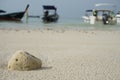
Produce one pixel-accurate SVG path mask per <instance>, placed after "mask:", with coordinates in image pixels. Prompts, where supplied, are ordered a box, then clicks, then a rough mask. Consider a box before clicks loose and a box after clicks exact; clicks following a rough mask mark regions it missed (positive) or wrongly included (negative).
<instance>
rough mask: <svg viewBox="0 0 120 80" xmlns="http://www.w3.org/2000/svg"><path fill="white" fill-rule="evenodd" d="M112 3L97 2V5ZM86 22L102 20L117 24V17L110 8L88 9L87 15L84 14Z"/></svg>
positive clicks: (92, 22) (104, 22)
mask: <svg viewBox="0 0 120 80" xmlns="http://www.w3.org/2000/svg"><path fill="white" fill-rule="evenodd" d="M102 5H112V4H105V3H104V4H96V5H95V6H102ZM82 18H83V21H84V22H85V23H90V24H95V23H97V22H102V23H103V24H116V23H117V19H116V17H115V14H114V11H113V10H109V9H91V10H86V14H85V16H82Z"/></svg>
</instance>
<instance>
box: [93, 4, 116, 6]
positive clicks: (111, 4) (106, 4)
mask: <svg viewBox="0 0 120 80" xmlns="http://www.w3.org/2000/svg"><path fill="white" fill-rule="evenodd" d="M95 6H115V4H112V3H98V4H95Z"/></svg>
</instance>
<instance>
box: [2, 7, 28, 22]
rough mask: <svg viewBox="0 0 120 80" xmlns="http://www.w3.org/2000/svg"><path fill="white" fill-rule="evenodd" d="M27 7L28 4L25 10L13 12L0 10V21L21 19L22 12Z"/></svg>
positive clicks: (23, 12)
mask: <svg viewBox="0 0 120 80" xmlns="http://www.w3.org/2000/svg"><path fill="white" fill-rule="evenodd" d="M28 7H29V5H27V7H26V9H25V11H21V12H14V13H6V11H3V10H0V21H21V19H22V18H23V16H24V14H25V13H26V11H27V10H28ZM1 13H2V14H1Z"/></svg>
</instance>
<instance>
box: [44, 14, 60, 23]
mask: <svg viewBox="0 0 120 80" xmlns="http://www.w3.org/2000/svg"><path fill="white" fill-rule="evenodd" d="M58 18H59V16H58V15H57V14H56V15H51V16H48V17H45V16H44V17H43V18H42V20H43V22H46V23H47V22H57V21H58Z"/></svg>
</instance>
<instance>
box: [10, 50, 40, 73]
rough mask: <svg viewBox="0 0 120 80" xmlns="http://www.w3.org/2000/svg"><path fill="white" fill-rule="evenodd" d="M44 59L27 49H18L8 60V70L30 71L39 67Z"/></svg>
mask: <svg viewBox="0 0 120 80" xmlns="http://www.w3.org/2000/svg"><path fill="white" fill-rule="evenodd" d="M41 66H42V61H41V60H40V59H38V58H36V57H35V56H33V55H31V54H29V53H28V52H26V51H23V50H20V51H17V52H16V53H15V54H14V55H13V56H12V57H11V59H10V60H9V62H8V70H18V71H28V70H34V69H39V68H41Z"/></svg>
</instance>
